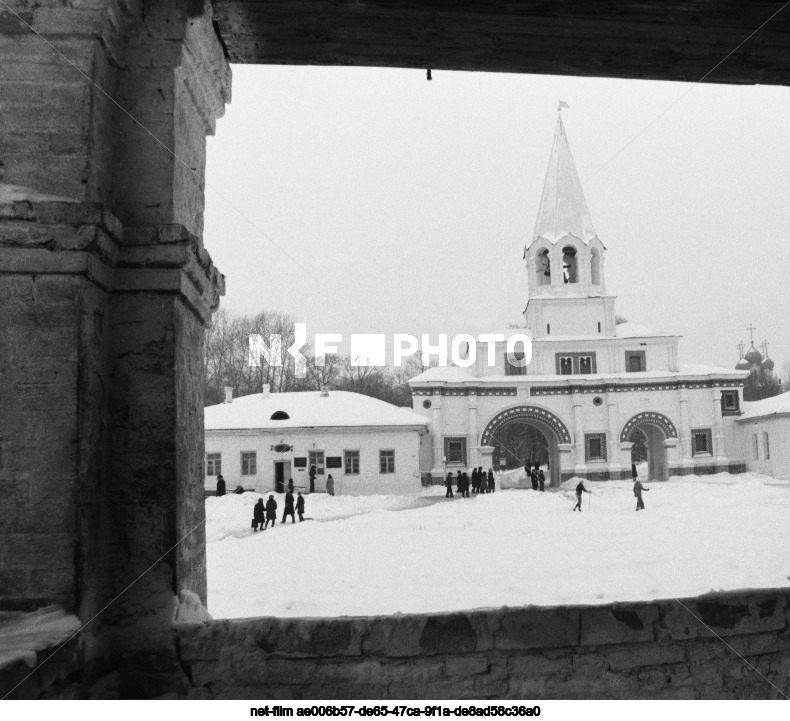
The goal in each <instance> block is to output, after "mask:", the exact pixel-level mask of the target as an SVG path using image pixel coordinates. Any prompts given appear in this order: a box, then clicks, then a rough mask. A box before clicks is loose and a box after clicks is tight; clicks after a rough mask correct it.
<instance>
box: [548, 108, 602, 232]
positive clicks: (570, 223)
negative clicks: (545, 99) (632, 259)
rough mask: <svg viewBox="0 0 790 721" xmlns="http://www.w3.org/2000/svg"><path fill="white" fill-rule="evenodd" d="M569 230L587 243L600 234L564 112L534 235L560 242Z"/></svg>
mask: <svg viewBox="0 0 790 721" xmlns="http://www.w3.org/2000/svg"><path fill="white" fill-rule="evenodd" d="M569 233H570V234H571V235H573V236H575V237H576V238H578V239H579V240H581V241H583V242H584V243H589V242H590V241H591V240H592V239H593V238H595V237H596V236H595V229H594V228H593V224H592V219H591V218H590V211H589V210H588V209H587V203H586V201H585V200H584V193H583V192H582V184H581V181H580V180H579V174H578V173H577V172H576V166H575V165H574V162H573V156H572V155H571V149H570V146H569V145H568V138H567V137H566V135H565V126H564V125H563V124H562V117H561V116H560V117H558V118H557V127H556V129H555V131H554V144H553V145H552V148H551V157H550V158H549V168H548V170H547V171H546V180H545V182H544V184H543V195H542V196H541V199H540V207H539V209H538V219H537V221H536V223H535V232H534V233H533V236H532V238H533V241H535V240H537V239H538V238H545V239H546V240H548V241H549V242H550V243H556V242H557V241H558V240H561V239H562V238H564V237H565V236H566V235H568V234H569Z"/></svg>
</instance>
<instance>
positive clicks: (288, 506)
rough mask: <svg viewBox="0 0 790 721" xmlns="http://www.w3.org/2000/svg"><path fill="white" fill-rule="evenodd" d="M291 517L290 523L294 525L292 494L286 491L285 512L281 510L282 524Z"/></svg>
mask: <svg viewBox="0 0 790 721" xmlns="http://www.w3.org/2000/svg"><path fill="white" fill-rule="evenodd" d="M288 516H290V517H291V523H296V518H295V517H294V494H293V493H291V492H290V491H288V493H286V494H285V510H283V520H282V522H283V523H285V519H286V518H288Z"/></svg>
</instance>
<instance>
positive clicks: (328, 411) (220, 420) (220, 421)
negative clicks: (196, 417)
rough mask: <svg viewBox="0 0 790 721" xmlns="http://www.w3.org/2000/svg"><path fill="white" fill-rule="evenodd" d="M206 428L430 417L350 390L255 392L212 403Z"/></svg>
mask: <svg viewBox="0 0 790 721" xmlns="http://www.w3.org/2000/svg"><path fill="white" fill-rule="evenodd" d="M277 411H284V412H285V413H287V414H288V416H289V417H288V419H287V420H281V421H273V420H272V418H271V417H272V414H273V413H276V412H277ZM203 413H204V419H205V428H206V430H207V431H210V430H215V431H216V430H231V429H245V428H249V429H252V428H267V429H268V428H312V427H315V426H321V427H327V426H345V427H353V426H425V425H427V423H428V419H427V418H425V417H424V416H421V415H419V414H418V413H415V412H414V411H412V410H411V409H409V408H399V407H398V406H394V405H392V404H391V403H385V402H384V401H380V400H378V399H377V398H371V397H369V396H363V395H362V394H361V393H351V392H349V391H329V394H328V395H326V396H322V395H321V392H320V391H304V392H300V393H270V394H269V395H267V396H264V394H263V393H255V394H253V395H249V396H242V397H241V398H234V399H233V402H232V403H219V404H218V405H215V406H208V408H205V409H204V411H203Z"/></svg>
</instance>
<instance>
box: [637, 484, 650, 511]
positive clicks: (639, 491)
mask: <svg viewBox="0 0 790 721" xmlns="http://www.w3.org/2000/svg"><path fill="white" fill-rule="evenodd" d="M649 490H650V489H649V488H645V486H643V485H642V484H641V483H640V482H639V481H636V482H635V483H634V495H635V496H636V510H637V511H640V510H642V509H644V507H645V504H644V501H643V500H642V491H649Z"/></svg>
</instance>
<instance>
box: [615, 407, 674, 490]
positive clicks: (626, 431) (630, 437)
mask: <svg viewBox="0 0 790 721" xmlns="http://www.w3.org/2000/svg"><path fill="white" fill-rule="evenodd" d="M639 436H642V437H643V441H644V446H645V448H646V450H647V475H648V478H649V479H650V480H655V481H666V480H667V479H668V478H669V463H668V462H667V444H666V441H667V440H668V439H676V440H677V437H678V432H677V429H676V428H675V424H674V423H673V422H672V421H671V420H670V419H669V418H667V417H666V416H665V415H663V414H662V413H657V412H656V411H643V412H642V413H637V414H636V415H635V416H632V417H631V418H630V419H629V420H628V422H627V423H626V424H625V425H624V426H623V430H622V431H621V432H620V443H634V442H637V439H638V437H639Z"/></svg>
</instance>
